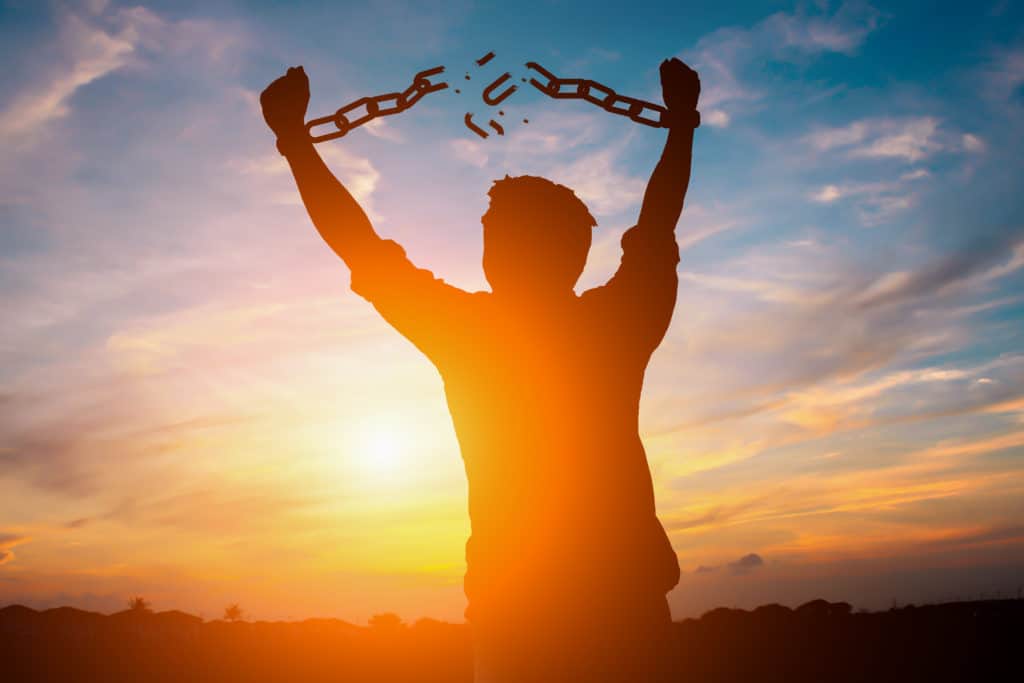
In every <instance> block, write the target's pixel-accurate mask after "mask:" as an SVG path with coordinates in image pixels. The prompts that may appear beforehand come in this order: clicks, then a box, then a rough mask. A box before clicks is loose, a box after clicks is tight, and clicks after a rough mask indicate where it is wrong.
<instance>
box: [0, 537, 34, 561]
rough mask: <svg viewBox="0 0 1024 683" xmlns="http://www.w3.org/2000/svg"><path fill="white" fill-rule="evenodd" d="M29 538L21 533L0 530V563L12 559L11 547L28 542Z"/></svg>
mask: <svg viewBox="0 0 1024 683" xmlns="http://www.w3.org/2000/svg"><path fill="white" fill-rule="evenodd" d="M30 540H32V539H30V538H29V537H28V536H22V535H21V534H11V533H2V532H0V564H6V563H8V562H10V561H11V560H13V559H14V551H13V550H11V548H13V547H14V546H17V545H21V544H22V543H28V542H29V541H30Z"/></svg>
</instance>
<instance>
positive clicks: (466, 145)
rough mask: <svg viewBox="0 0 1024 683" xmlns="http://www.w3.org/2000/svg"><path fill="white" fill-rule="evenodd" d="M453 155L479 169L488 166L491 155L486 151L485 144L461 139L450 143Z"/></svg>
mask: <svg viewBox="0 0 1024 683" xmlns="http://www.w3.org/2000/svg"><path fill="white" fill-rule="evenodd" d="M448 146H449V148H450V149H451V151H452V154H454V155H455V158H456V159H459V160H460V161H464V162H466V163H467V164H469V165H471V166H476V167H477V168H483V167H484V166H486V165H487V160H488V158H489V155H488V154H487V152H486V151H485V150H484V146H483V144H481V143H480V142H477V141H476V140H466V139H463V138H459V139H457V140H451V141H449V143H448Z"/></svg>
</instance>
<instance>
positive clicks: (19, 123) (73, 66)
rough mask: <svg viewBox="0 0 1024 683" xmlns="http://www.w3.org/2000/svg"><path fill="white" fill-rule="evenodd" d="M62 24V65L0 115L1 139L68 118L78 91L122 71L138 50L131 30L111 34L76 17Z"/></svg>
mask: <svg viewBox="0 0 1024 683" xmlns="http://www.w3.org/2000/svg"><path fill="white" fill-rule="evenodd" d="M61 23H62V26H61V29H60V39H59V40H58V41H57V46H58V49H59V50H60V52H61V53H62V56H63V59H62V61H61V63H59V64H55V65H54V66H53V69H52V71H51V72H49V73H48V74H47V75H46V76H44V77H40V78H39V79H38V81H39V83H38V85H30V86H29V87H28V88H26V89H25V90H23V91H22V92H21V93H19V94H18V95H17V96H15V98H14V100H13V102H11V104H10V105H8V106H7V108H6V109H4V111H3V112H0V137H13V136H19V135H25V134H28V133H30V132H32V131H34V130H35V129H36V128H38V127H39V126H41V125H42V124H44V123H47V122H49V121H51V120H53V119H56V118H61V117H63V116H66V115H67V114H68V112H69V111H70V109H69V107H68V100H69V99H70V98H71V96H72V95H74V94H75V92H76V91H77V90H78V89H79V88H81V87H83V86H86V85H88V84H90V83H92V82H93V81H95V80H97V79H99V78H102V77H103V76H106V75H107V74H109V73H111V72H113V71H116V70H118V69H120V68H122V67H123V66H124V65H125V64H127V62H128V58H129V57H130V55H131V54H132V53H133V52H134V51H135V48H136V43H137V41H138V35H137V33H136V32H135V31H133V30H132V29H131V28H130V27H128V28H124V29H122V30H121V31H118V32H116V33H108V32H107V31H104V30H103V29H100V28H98V27H96V26H94V25H92V24H91V23H90V22H89V21H87V20H86V19H83V18H82V17H79V16H77V15H75V14H66V15H65V16H64V17H63V19H62V22H61Z"/></svg>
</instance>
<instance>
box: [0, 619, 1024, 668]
mask: <svg viewBox="0 0 1024 683" xmlns="http://www.w3.org/2000/svg"><path fill="white" fill-rule="evenodd" d="M375 623H377V626H375V627H360V626H355V625H352V624H349V623H346V622H344V621H338V620H335V619H308V620H306V621H299V622H240V621H236V622H228V621H207V622H204V621H203V620H202V619H200V618H198V617H195V616H192V615H189V614H185V613H183V612H176V611H171V612H156V613H153V612H146V611H140V610H126V611H124V612H120V613H117V614H112V615H109V616H108V615H103V614H98V613H94V612H85V611H82V610H77V609H73V608H70V607H60V608H56V609H49V610H45V611H35V610H32V609H29V608H27V607H23V606H20V605H11V606H8V607H4V608H2V609H0V680H4V681H12V682H18V683H36V682H40V683H42V682H44V681H45V682H47V683H51V682H54V681H75V682H80V683H99V682H101V681H102V682H103V683H122V682H124V683H127V682H128V681H132V682H135V681H147V682H148V683H162V682H171V681H175V682H178V681H180V682H188V681H210V682H211V683H234V682H239V683H241V682H243V681H244V682H254V683H277V682H282V683H283V682H285V681H287V682H288V683H293V682H294V681H322V682H324V683H329V682H337V681H351V682H353V683H377V682H380V683H385V682H387V683H399V682H401V683H469V682H470V681H472V679H473V673H472V668H473V659H472V654H471V634H470V629H469V628H468V627H467V626H465V625H456V624H446V623H442V622H438V621H433V620H421V621H418V622H416V623H415V624H413V625H411V626H405V625H402V624H400V623H397V622H396V621H395V620H393V619H380V620H377V621H376V622H375ZM1022 632H1024V600H990V601H981V602H963V603H949V604H943V605H929V606H922V607H913V606H910V607H904V608H900V609H892V610H889V611H887V612H878V613H857V614H854V613H851V610H850V606H849V605H847V604H846V603H827V602H825V601H824V600H820V601H815V602H812V603H808V604H807V605H804V606H802V607H800V608H798V609H797V610H790V609H789V608H787V607H782V606H779V605H765V606H763V607H760V608H758V609H756V610H753V611H744V610H736V609H724V608H723V609H716V610H712V611H711V612H708V613H707V614H705V615H704V616H702V617H701V618H700V619H687V620H685V621H682V622H678V623H675V624H674V625H673V626H672V635H671V649H670V654H671V657H672V658H673V660H674V661H675V662H676V669H677V671H676V673H675V674H674V676H673V678H671V679H670V680H673V681H679V682H680V683H684V682H687V681H693V682H694V683H698V682H699V683H719V682H721V683H727V682H728V683H736V682H738V681H786V682H787V683H804V682H805V681H806V682H807V683H812V682H813V683H819V682H820V681H828V682H829V683H845V682H847V681H848V682H850V683H853V682H863V681H899V682H900V683H911V682H914V681H922V682H927V683H939V682H944V681H972V682H973V681H1019V680H1024V659H1022V658H1021V657H1020V651H1019V649H1020V634H1021V633H1022ZM577 680H578V679H577ZM636 680H637V681H640V680H642V679H636Z"/></svg>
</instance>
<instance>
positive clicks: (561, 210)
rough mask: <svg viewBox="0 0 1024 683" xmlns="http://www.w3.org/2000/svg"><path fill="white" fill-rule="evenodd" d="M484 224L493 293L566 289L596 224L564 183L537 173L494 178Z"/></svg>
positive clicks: (486, 268) (541, 292)
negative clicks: (560, 183)
mask: <svg viewBox="0 0 1024 683" xmlns="http://www.w3.org/2000/svg"><path fill="white" fill-rule="evenodd" d="M488 195H489V196H490V198H491V205H490V208H488V209H487V213H485V214H484V215H483V217H482V218H481V222H482V223H483V226H484V274H485V275H486V276H487V281H488V282H489V283H491V289H492V290H494V291H495V292H500V293H503V294H505V293H507V294H512V295H516V296H527V297H531V298H532V297H533V296H537V295H540V296H543V295H550V294H560V293H568V292H571V291H572V288H573V287H574V286H575V284H576V280H578V279H579V277H580V273H582V272H583V266H584V265H586V263H587V252H589V251H590V239H591V234H590V233H591V229H592V228H593V227H594V226H595V225H597V222H596V221H595V220H594V217H593V216H591V215H590V212H589V211H588V210H587V207H586V205H585V204H584V203H583V202H582V201H580V199H579V198H578V197H577V196H576V195H575V193H573V191H572V190H570V189H569V188H567V187H565V186H564V185H558V184H556V183H553V182H551V181H550V180H546V179H544V178H538V177H536V176H527V175H524V176H517V177H515V178H512V177H509V176H505V177H504V178H502V179H501V180H496V181H494V185H493V186H492V187H491V190H490V192H488Z"/></svg>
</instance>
